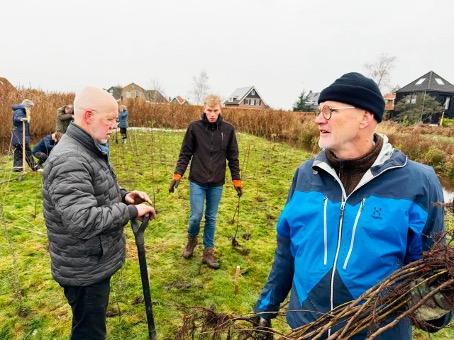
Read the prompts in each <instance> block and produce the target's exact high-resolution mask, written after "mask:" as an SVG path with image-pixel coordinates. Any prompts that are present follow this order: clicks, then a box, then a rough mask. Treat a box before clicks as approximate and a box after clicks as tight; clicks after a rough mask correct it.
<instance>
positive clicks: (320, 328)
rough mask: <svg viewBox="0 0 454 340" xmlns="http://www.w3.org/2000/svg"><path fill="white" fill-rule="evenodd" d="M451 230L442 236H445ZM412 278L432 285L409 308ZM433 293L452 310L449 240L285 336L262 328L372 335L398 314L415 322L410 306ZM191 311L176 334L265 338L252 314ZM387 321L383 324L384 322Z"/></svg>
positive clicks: (453, 264) (453, 252)
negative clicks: (443, 297) (286, 331)
mask: <svg viewBox="0 0 454 340" xmlns="http://www.w3.org/2000/svg"><path fill="white" fill-rule="evenodd" d="M452 234H454V232H450V235H447V236H448V238H449V239H451V238H452V236H453V235H452ZM416 279H423V280H424V281H427V282H430V283H431V286H435V287H436V288H435V289H433V290H432V291H431V292H430V293H429V294H427V295H426V296H425V297H424V298H422V299H421V300H420V301H419V302H418V303H416V304H413V305H411V307H409V305H408V302H409V301H410V299H411V291H412V289H415V287H414V286H412V285H411V282H413V281H415V280H416ZM438 292H442V293H443V294H444V295H445V296H446V298H447V300H448V302H449V305H450V306H451V309H454V247H453V246H452V245H451V244H450V243H448V244H443V243H439V242H437V243H435V244H434V246H433V248H432V249H431V250H430V251H427V252H425V253H424V254H423V257H422V259H420V260H418V261H415V262H412V263H410V264H408V265H405V266H403V267H401V268H400V269H398V270H397V271H395V272H394V273H393V274H391V275H390V276H389V277H387V278H386V279H384V280H383V281H382V282H380V283H379V284H377V285H375V286H374V287H372V288H370V289H369V290H368V291H366V292H365V293H364V294H363V295H361V296H360V297H359V298H358V299H356V300H354V301H351V302H350V303H347V304H344V305H341V306H338V307H337V308H335V309H334V310H332V311H331V312H330V313H326V314H324V315H322V316H321V317H320V318H319V319H317V320H316V321H314V322H312V323H310V324H307V325H305V326H303V327H300V328H297V329H294V330H293V331H292V332H291V333H289V334H287V335H283V334H279V333H278V332H276V331H274V330H272V329H267V330H266V334H269V335H271V334H274V336H275V339H282V340H283V339H301V340H303V339H326V338H327V339H348V338H350V337H351V336H353V335H355V334H357V333H359V332H361V331H364V330H365V329H368V332H369V334H368V336H367V338H368V339H375V338H376V337H377V336H378V335H380V334H381V333H382V332H384V331H385V330H387V329H389V328H391V327H393V326H394V325H396V324H397V323H398V322H399V321H401V320H402V319H403V318H406V317H409V318H411V319H412V321H413V322H414V323H417V322H418V321H416V319H415V317H414V316H415V311H416V310H417V309H418V308H419V307H421V306H422V305H423V304H424V303H425V302H426V301H427V300H428V299H430V298H431V297H433V296H434V295H435V294H437V293H438ZM192 311H193V313H191V315H186V317H185V318H184V325H183V327H182V328H181V329H180V332H179V333H178V336H180V337H181V339H186V338H187V336H194V335H196V334H198V336H197V337H196V338H197V339H220V338H221V336H227V339H265V338H264V337H261V336H263V335H260V334H263V333H260V331H263V329H259V328H258V327H257V326H255V325H254V323H253V317H254V316H233V315H228V314H217V313H215V312H214V309H204V308H198V309H196V311H195V312H194V310H192ZM292 312H301V311H286V312H284V311H282V310H281V311H279V314H285V313H292ZM390 319H391V320H392V321H391V322H389V320H390ZM387 320H388V323H385V321H387ZM339 326H340V328H339ZM331 328H336V329H337V330H336V331H332V332H331V335H330V336H329V337H327V331H328V330H329V329H331ZM257 332H259V333H260V334H259V333H257ZM185 336H186V337H185Z"/></svg>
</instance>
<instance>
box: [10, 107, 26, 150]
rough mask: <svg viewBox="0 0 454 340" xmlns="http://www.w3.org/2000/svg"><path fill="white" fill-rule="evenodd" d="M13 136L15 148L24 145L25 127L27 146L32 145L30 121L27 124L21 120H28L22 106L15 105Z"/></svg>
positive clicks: (12, 141) (12, 140) (12, 142)
mask: <svg viewBox="0 0 454 340" xmlns="http://www.w3.org/2000/svg"><path fill="white" fill-rule="evenodd" d="M12 109H13V135H12V138H11V144H12V145H13V146H15V147H17V146H18V145H22V138H23V137H22V134H23V133H24V132H23V127H25V144H26V145H28V144H30V124H29V123H28V121H25V123H23V122H22V120H21V119H23V118H27V113H26V111H25V107H24V106H23V105H22V104H16V105H13V107H12Z"/></svg>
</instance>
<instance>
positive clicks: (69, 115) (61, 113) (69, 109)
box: [55, 104, 74, 133]
mask: <svg viewBox="0 0 454 340" xmlns="http://www.w3.org/2000/svg"><path fill="white" fill-rule="evenodd" d="M73 119H74V106H73V105H72V104H68V105H65V106H62V107H59V108H58V109H57V121H56V124H55V131H56V132H60V133H65V132H66V129H67V128H68V126H69V124H71V122H72V121H73Z"/></svg>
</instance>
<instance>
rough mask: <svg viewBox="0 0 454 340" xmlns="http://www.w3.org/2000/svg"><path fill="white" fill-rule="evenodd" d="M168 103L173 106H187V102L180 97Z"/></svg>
mask: <svg viewBox="0 0 454 340" xmlns="http://www.w3.org/2000/svg"><path fill="white" fill-rule="evenodd" d="M170 102H171V103H174V104H180V105H189V102H188V101H187V100H186V99H184V98H183V97H180V96H176V97H174V98H173V99H172V100H171V101H170Z"/></svg>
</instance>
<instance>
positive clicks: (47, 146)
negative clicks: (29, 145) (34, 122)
mask: <svg viewBox="0 0 454 340" xmlns="http://www.w3.org/2000/svg"><path fill="white" fill-rule="evenodd" d="M62 136H63V134H62V133H61V132H54V133H53V134H51V135H46V136H44V137H43V139H41V140H40V141H39V142H38V144H36V145H35V147H34V148H33V151H32V153H33V156H35V157H36V158H38V163H37V164H36V166H35V168H36V169H37V170H40V169H41V168H42V164H43V163H44V162H45V161H46V160H47V157H49V154H50V152H51V151H52V149H53V148H54V146H55V145H57V143H58V142H59V141H60V138H61V137H62Z"/></svg>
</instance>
